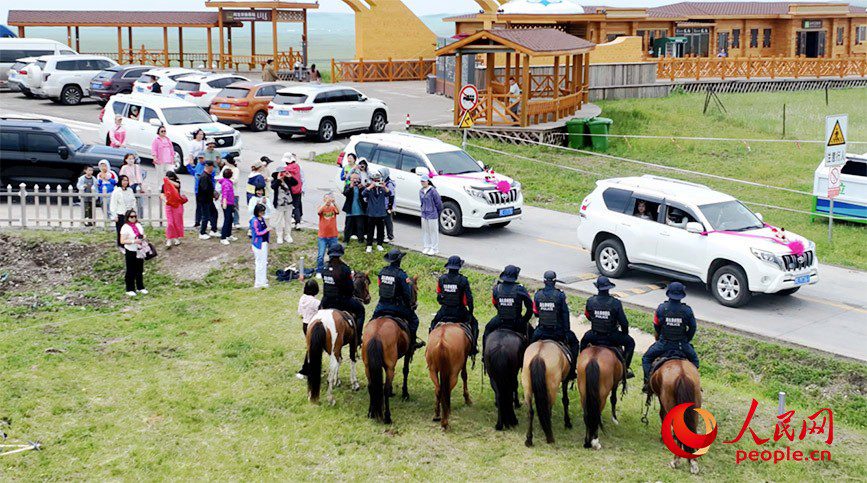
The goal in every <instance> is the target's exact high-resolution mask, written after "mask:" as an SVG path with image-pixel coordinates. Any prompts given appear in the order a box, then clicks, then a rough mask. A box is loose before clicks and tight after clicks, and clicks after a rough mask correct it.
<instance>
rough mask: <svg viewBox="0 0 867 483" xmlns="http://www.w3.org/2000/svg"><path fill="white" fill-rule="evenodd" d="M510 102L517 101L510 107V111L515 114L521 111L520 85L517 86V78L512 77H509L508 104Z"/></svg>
mask: <svg viewBox="0 0 867 483" xmlns="http://www.w3.org/2000/svg"><path fill="white" fill-rule="evenodd" d="M512 103H517V104H515V107H513V108H512V112H514V113H515V115H516V116H517V115H519V114H520V112H521V87H520V86H518V80H517V79H515V78H514V77H512V78H511V79H509V104H512Z"/></svg>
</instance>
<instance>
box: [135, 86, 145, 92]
mask: <svg viewBox="0 0 867 483" xmlns="http://www.w3.org/2000/svg"><path fill="white" fill-rule="evenodd" d="M135 90H136V92H144V87H136V88H135Z"/></svg>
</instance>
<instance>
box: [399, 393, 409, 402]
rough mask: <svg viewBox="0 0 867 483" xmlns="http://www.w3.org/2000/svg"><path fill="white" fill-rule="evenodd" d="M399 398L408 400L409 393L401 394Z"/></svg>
mask: <svg viewBox="0 0 867 483" xmlns="http://www.w3.org/2000/svg"><path fill="white" fill-rule="evenodd" d="M400 399H401V400H403V401H409V393H406V394H401V395H400Z"/></svg>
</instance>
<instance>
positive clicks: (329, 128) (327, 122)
mask: <svg viewBox="0 0 867 483" xmlns="http://www.w3.org/2000/svg"><path fill="white" fill-rule="evenodd" d="M336 132H337V127H336V126H335V125H334V121H332V120H331V119H323V120H322V121H320V122H319V141H321V142H323V143H329V142H331V141H333V140H334V134H335V133H336Z"/></svg>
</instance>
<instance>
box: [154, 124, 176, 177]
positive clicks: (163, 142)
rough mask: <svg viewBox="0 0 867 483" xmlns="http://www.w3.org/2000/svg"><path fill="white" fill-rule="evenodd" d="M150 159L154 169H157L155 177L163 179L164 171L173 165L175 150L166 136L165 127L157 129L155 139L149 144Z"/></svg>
mask: <svg viewBox="0 0 867 483" xmlns="http://www.w3.org/2000/svg"><path fill="white" fill-rule="evenodd" d="M151 157H152V158H153V160H154V167H155V168H157V175H158V176H159V177H160V178H162V177H164V176H165V175H166V171H168V170H169V169H171V167H172V165H174V162H175V148H174V146H172V140H171V139H169V137H168V136H166V127H165V126H160V127H158V128H157V137H156V138H154V142H153V143H151Z"/></svg>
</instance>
